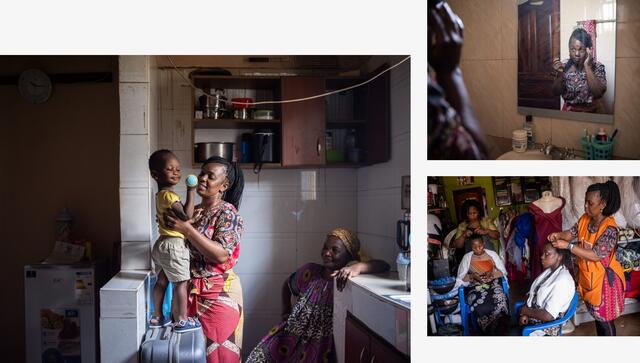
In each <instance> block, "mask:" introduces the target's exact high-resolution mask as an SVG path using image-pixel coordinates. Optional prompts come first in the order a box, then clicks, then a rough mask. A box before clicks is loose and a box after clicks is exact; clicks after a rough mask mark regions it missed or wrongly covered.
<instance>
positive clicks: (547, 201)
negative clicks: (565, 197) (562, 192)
mask: <svg viewBox="0 0 640 363" xmlns="http://www.w3.org/2000/svg"><path fill="white" fill-rule="evenodd" d="M533 204H535V205H536V207H538V208H540V209H542V211H543V212H545V213H551V212H553V211H554V210H556V209H558V208H560V207H561V206H562V199H560V198H557V197H554V196H553V194H552V193H551V191H549V190H545V191H544V192H542V198H540V199H538V200H536V201H535V202H533Z"/></svg>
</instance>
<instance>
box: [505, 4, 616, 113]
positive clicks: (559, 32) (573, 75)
mask: <svg viewBox="0 0 640 363" xmlns="http://www.w3.org/2000/svg"><path fill="white" fill-rule="evenodd" d="M615 60H616V0H518V112H519V113H521V114H524V115H535V116H543V117H555V118H566V119H572V120H580V121H591V122H603V123H612V122H613V110H614V101H615V97H614V91H615V86H614V81H615V71H616V68H615Z"/></svg>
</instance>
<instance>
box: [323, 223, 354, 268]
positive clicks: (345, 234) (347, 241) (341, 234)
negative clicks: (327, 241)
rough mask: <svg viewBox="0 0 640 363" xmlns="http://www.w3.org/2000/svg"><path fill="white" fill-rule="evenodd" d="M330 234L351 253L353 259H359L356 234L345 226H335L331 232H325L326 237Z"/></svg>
mask: <svg viewBox="0 0 640 363" xmlns="http://www.w3.org/2000/svg"><path fill="white" fill-rule="evenodd" d="M328 236H332V237H336V238H338V239H339V240H340V241H342V244H344V247H346V249H347V251H349V253H350V254H351V257H353V259H354V260H357V261H360V260H361V257H360V240H359V239H358V236H357V235H356V234H355V233H353V232H351V231H350V230H348V229H345V228H336V229H334V230H332V231H331V232H329V233H327V237H328Z"/></svg>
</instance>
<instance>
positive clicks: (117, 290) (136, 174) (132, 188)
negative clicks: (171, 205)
mask: <svg viewBox="0 0 640 363" xmlns="http://www.w3.org/2000/svg"><path fill="white" fill-rule="evenodd" d="M152 64H153V60H152V58H151V57H146V56H121V57H119V89H120V96H119V98H120V231H121V241H122V245H121V273H119V274H118V275H116V276H115V277H114V278H113V279H111V281H109V282H108V283H107V285H105V286H104V287H103V288H102V289H101V291H100V300H101V301H102V302H103V303H102V304H101V306H100V341H101V342H102V345H101V346H102V349H101V352H100V359H101V361H102V362H103V363H111V362H118V363H121V362H132V363H133V362H137V360H138V348H139V346H140V343H141V340H142V335H143V334H144V329H145V326H146V320H147V318H146V306H147V300H148V299H147V297H148V286H147V285H148V276H149V273H148V271H149V269H150V268H151V259H150V251H151V247H150V246H151V245H150V241H151V237H152V233H151V228H152V224H151V222H152V219H151V217H150V216H151V211H152V205H151V196H152V194H151V193H152V188H151V180H150V176H149V168H148V163H147V160H148V158H149V153H150V150H151V147H152V145H153V147H155V146H156V145H157V141H156V140H155V139H152V138H151V137H150V134H151V133H152V132H155V130H157V128H158V127H157V123H158V122H157V112H155V108H156V107H157V102H156V98H157V97H156V95H157V92H156V91H155V90H151V89H150V87H151V80H152V79H155V76H156V75H155V74H154V75H153V76H152V71H151V65H152ZM135 271H139V272H135ZM136 274H137V275H136ZM133 275H135V276H137V277H136V278H135V279H133V280H135V281H133V280H132V278H131V276H133ZM129 280H132V281H133V282H131V281H129Z"/></svg>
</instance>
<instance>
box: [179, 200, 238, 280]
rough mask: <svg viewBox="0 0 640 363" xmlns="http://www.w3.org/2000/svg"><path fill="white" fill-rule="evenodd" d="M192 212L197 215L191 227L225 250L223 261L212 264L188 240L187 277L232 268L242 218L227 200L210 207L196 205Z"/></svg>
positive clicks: (221, 271) (217, 273) (200, 275)
mask: <svg viewBox="0 0 640 363" xmlns="http://www.w3.org/2000/svg"><path fill="white" fill-rule="evenodd" d="M194 215H196V216H199V217H198V218H197V219H196V221H195V223H194V227H195V228H196V229H197V230H198V232H200V233H202V234H203V235H205V236H206V237H207V238H209V239H211V240H212V241H215V242H218V243H220V244H221V245H222V247H223V248H224V249H225V250H226V251H227V253H229V258H227V261H225V263H221V264H218V263H214V262H211V261H209V260H207V258H206V257H205V256H204V255H203V254H202V253H200V251H198V249H197V248H195V247H194V246H192V245H191V244H190V243H189V249H190V252H191V276H192V277H196V278H199V277H210V276H214V275H219V274H223V273H224V272H225V271H227V270H229V269H231V268H233V266H234V265H235V264H236V262H238V256H240V237H241V236H242V231H243V220H242V217H240V215H239V214H238V210H237V209H236V208H235V207H234V206H233V205H232V204H230V203H227V202H222V203H220V204H218V205H216V206H215V207H213V208H211V209H205V208H203V207H202V206H201V205H198V206H196V208H195V211H194Z"/></svg>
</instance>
